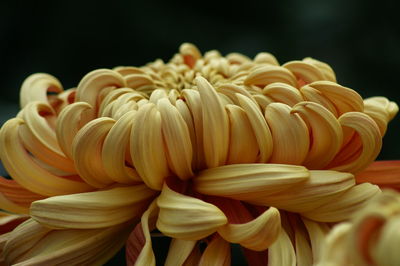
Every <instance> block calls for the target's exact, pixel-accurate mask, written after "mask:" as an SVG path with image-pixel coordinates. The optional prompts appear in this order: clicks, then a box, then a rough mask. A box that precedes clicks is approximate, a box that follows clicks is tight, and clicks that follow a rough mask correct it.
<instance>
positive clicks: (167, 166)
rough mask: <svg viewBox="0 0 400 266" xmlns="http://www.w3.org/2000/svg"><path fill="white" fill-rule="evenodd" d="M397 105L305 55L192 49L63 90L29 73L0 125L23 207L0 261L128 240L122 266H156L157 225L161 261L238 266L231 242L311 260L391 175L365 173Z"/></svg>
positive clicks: (80, 253) (287, 258) (93, 258)
mask: <svg viewBox="0 0 400 266" xmlns="http://www.w3.org/2000/svg"><path fill="white" fill-rule="evenodd" d="M48 92H53V93H51V94H49V93H48ZM397 111H398V107H397V105H396V104H395V103H394V102H391V101H389V100H387V99H386V98H384V97H373V98H369V99H365V100H363V98H362V97H361V96H360V95H359V94H358V93H357V92H356V91H354V90H352V89H350V88H346V87H344V86H341V85H339V84H338V83H337V82H336V77H335V73H334V72H333V70H332V69H331V68H330V66H329V65H327V64H325V63H323V62H320V61H317V60H315V59H312V58H305V59H303V60H301V61H290V62H288V63H285V64H283V65H279V64H278V62H277V60H276V59H275V57H274V56H272V55H271V54H269V53H260V54H258V55H257V56H256V57H255V58H254V59H250V58H248V57H246V56H244V55H241V54H237V53H232V54H229V55H227V56H225V57H224V56H222V55H221V54H220V53H219V52H217V51H209V52H207V53H205V54H204V55H202V54H201V53H200V51H199V50H198V49H197V48H196V47H195V46H194V45H192V44H188V43H185V44H183V45H182V46H181V47H180V51H179V53H178V54H176V55H175V56H174V57H173V58H172V59H171V60H170V61H169V62H168V63H164V62H163V61H162V60H156V61H155V62H152V63H149V64H148V65H146V66H142V67H122V66H121V67H116V68H114V69H112V70H111V69H98V70H94V71H92V72H90V73H88V74H87V75H85V76H84V77H83V78H82V80H81V81H80V82H79V84H78V86H77V88H72V89H68V90H63V88H62V85H61V84H60V82H59V81H58V80H57V79H56V78H55V77H53V76H51V75H48V74H33V75H31V76H30V77H28V78H27V79H26V80H25V82H24V83H23V85H22V88H21V111H20V112H19V113H18V115H17V117H16V118H13V119H10V120H9V121H7V122H6V123H5V124H4V125H3V126H2V128H1V131H0V158H1V160H2V162H3V164H4V166H5V168H6V169H7V171H8V173H9V174H10V176H11V177H12V180H6V179H4V178H2V179H0V180H1V181H0V207H1V208H2V209H4V210H5V211H8V212H12V213H16V214H21V215H14V216H10V215H6V214H4V215H6V216H5V218H3V217H2V218H1V220H0V221H1V223H0V226H1V227H2V228H3V224H5V225H7V226H8V228H9V229H8V230H7V231H5V232H6V233H5V234H4V235H2V236H1V239H0V243H1V244H0V250H1V252H2V253H1V254H2V258H3V259H4V261H5V262H6V263H8V264H14V263H20V262H21V263H24V264H27V265H33V264H56V263H57V264H68V265H71V264H90V263H97V264H101V263H104V262H105V261H107V260H108V259H109V258H110V257H112V256H113V255H114V254H115V253H116V252H117V251H118V249H120V248H121V247H122V246H123V245H124V244H125V243H126V258H127V263H128V264H129V265H133V264H135V263H136V264H138V265H153V264H155V255H154V252H153V250H152V244H151V232H152V231H154V230H156V229H157V230H159V232H160V233H161V234H162V235H164V236H165V237H170V238H171V239H172V241H171V244H170V248H169V252H168V256H167V259H166V264H167V265H182V264H186V265H191V264H193V263H200V264H202V265H203V264H209V263H215V264H221V265H229V264H230V260H231V257H230V243H237V244H240V245H241V246H242V248H243V250H244V253H245V255H246V257H247V259H248V261H249V263H255V262H261V263H266V262H267V261H268V263H269V265H295V264H296V261H297V263H298V264H299V265H300V264H301V265H303V264H304V265H311V264H313V263H318V262H319V261H320V260H321V258H323V257H321V256H322V255H321V254H322V253H321V252H320V250H321V243H322V242H323V241H324V239H325V237H326V235H327V234H328V232H329V231H330V229H331V226H332V223H337V222H342V221H346V220H348V219H351V218H352V217H353V216H354V212H355V210H358V209H360V208H361V207H363V206H365V205H366V204H368V202H369V201H371V200H372V199H374V198H375V197H376V196H377V195H379V194H380V193H381V190H380V189H379V187H378V186H376V185H373V184H371V183H369V182H372V183H376V184H378V185H382V184H387V185H390V184H392V183H396V182H395V181H393V178H390V177H389V178H386V179H383V180H384V181H383V180H381V181H378V180H379V178H378V176H376V177H374V178H372V179H371V174H370V171H371V170H370V168H368V169H369V170H368V169H367V170H365V168H367V167H368V166H369V165H371V163H372V162H373V161H374V160H375V158H376V157H377V155H378V153H379V151H380V149H381V145H382V137H383V135H384V134H385V132H386V129H387V124H388V122H389V121H390V120H391V119H392V118H393V117H394V115H395V114H396V113H397ZM382 169H383V171H385V169H387V168H385V167H383V168H382ZM363 170H365V171H363ZM368 171H369V172H368ZM355 175H356V176H355ZM382 175H383V176H386V177H387V174H382ZM397 180H398V179H397ZM396 184H397V183H396ZM17 192H18V193H17ZM26 214H29V216H26ZM22 215H25V216H22ZM28 217H29V219H28ZM3 220H4V222H3ZM10 221H15V222H14V223H11V224H10ZM23 221H25V222H23ZM21 222H22V223H21ZM19 223H21V224H20V225H19V226H17V227H15V226H16V225H18V224H19ZM14 227H15V229H14V230H12V231H11V232H8V231H10V230H11V229H13V228H14ZM200 243H205V245H206V247H205V249H202V248H200Z"/></svg>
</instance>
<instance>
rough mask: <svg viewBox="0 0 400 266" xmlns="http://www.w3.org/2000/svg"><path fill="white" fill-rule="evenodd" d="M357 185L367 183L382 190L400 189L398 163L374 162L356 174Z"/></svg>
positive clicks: (399, 164)
mask: <svg viewBox="0 0 400 266" xmlns="http://www.w3.org/2000/svg"><path fill="white" fill-rule="evenodd" d="M356 181H357V183H365V182H369V183H372V184H375V185H378V186H379V187H382V188H393V189H397V190H399V189H400V161H376V162H373V163H372V164H371V165H370V166H368V167H367V168H366V169H365V170H363V171H361V172H359V173H357V174H356Z"/></svg>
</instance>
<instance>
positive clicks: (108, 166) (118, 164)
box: [101, 111, 141, 184]
mask: <svg viewBox="0 0 400 266" xmlns="http://www.w3.org/2000/svg"><path fill="white" fill-rule="evenodd" d="M135 117H136V111H130V112H128V113H126V114H125V115H124V116H122V117H121V118H120V119H119V120H118V121H117V122H116V123H115V124H114V125H113V126H112V128H111V129H110V131H109V133H108V134H107V136H106V137H105V139H104V144H103V147H102V152H101V158H102V162H103V166H104V170H105V171H106V173H107V175H108V176H109V177H110V179H112V180H113V181H115V182H118V183H125V184H129V183H133V182H138V181H141V179H140V176H139V174H138V173H137V172H136V170H135V169H133V168H131V167H128V166H126V163H125V157H126V155H125V151H126V149H127V147H128V145H129V137H130V134H131V127H132V123H134V119H135Z"/></svg>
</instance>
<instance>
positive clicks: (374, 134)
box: [333, 112, 382, 173]
mask: <svg viewBox="0 0 400 266" xmlns="http://www.w3.org/2000/svg"><path fill="white" fill-rule="evenodd" d="M339 123H340V124H341V125H342V126H346V127H350V128H353V129H354V130H356V131H357V133H358V134H359V136H360V138H361V140H362V152H361V154H360V155H359V156H358V157H357V158H355V160H353V161H351V162H350V163H347V164H344V165H340V166H337V167H334V168H333V170H337V171H344V172H351V173H357V172H359V171H361V170H363V169H364V168H366V167H367V166H368V165H369V164H371V163H372V162H373V161H374V160H375V159H376V157H377V156H378V154H379V152H380V150H381V147H382V137H381V134H380V131H379V128H378V126H377V125H376V123H375V122H374V120H372V118H370V117H369V116H368V115H366V114H363V113H359V112H348V113H345V114H343V115H342V116H340V117H339Z"/></svg>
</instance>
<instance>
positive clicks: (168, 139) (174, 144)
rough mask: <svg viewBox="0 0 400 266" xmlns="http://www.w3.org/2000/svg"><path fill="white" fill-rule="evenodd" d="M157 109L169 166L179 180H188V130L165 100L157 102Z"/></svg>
mask: <svg viewBox="0 0 400 266" xmlns="http://www.w3.org/2000/svg"><path fill="white" fill-rule="evenodd" d="M157 107H158V110H159V111H160V114H161V120H162V122H161V124H162V126H161V127H162V133H163V136H164V142H165V144H166V148H167V151H166V152H167V155H168V156H167V158H168V163H169V166H170V168H171V170H172V171H173V172H174V173H175V174H176V175H177V176H178V177H179V178H180V179H182V180H186V179H189V178H191V177H192V176H193V171H192V156H193V150H192V143H191V140H190V134H189V129H188V127H187V125H186V123H185V120H184V119H183V117H182V116H181V115H180V113H179V111H178V110H177V108H176V107H175V106H173V105H172V104H171V103H170V101H169V100H168V99H167V98H164V99H161V100H159V101H158V103H157Z"/></svg>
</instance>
